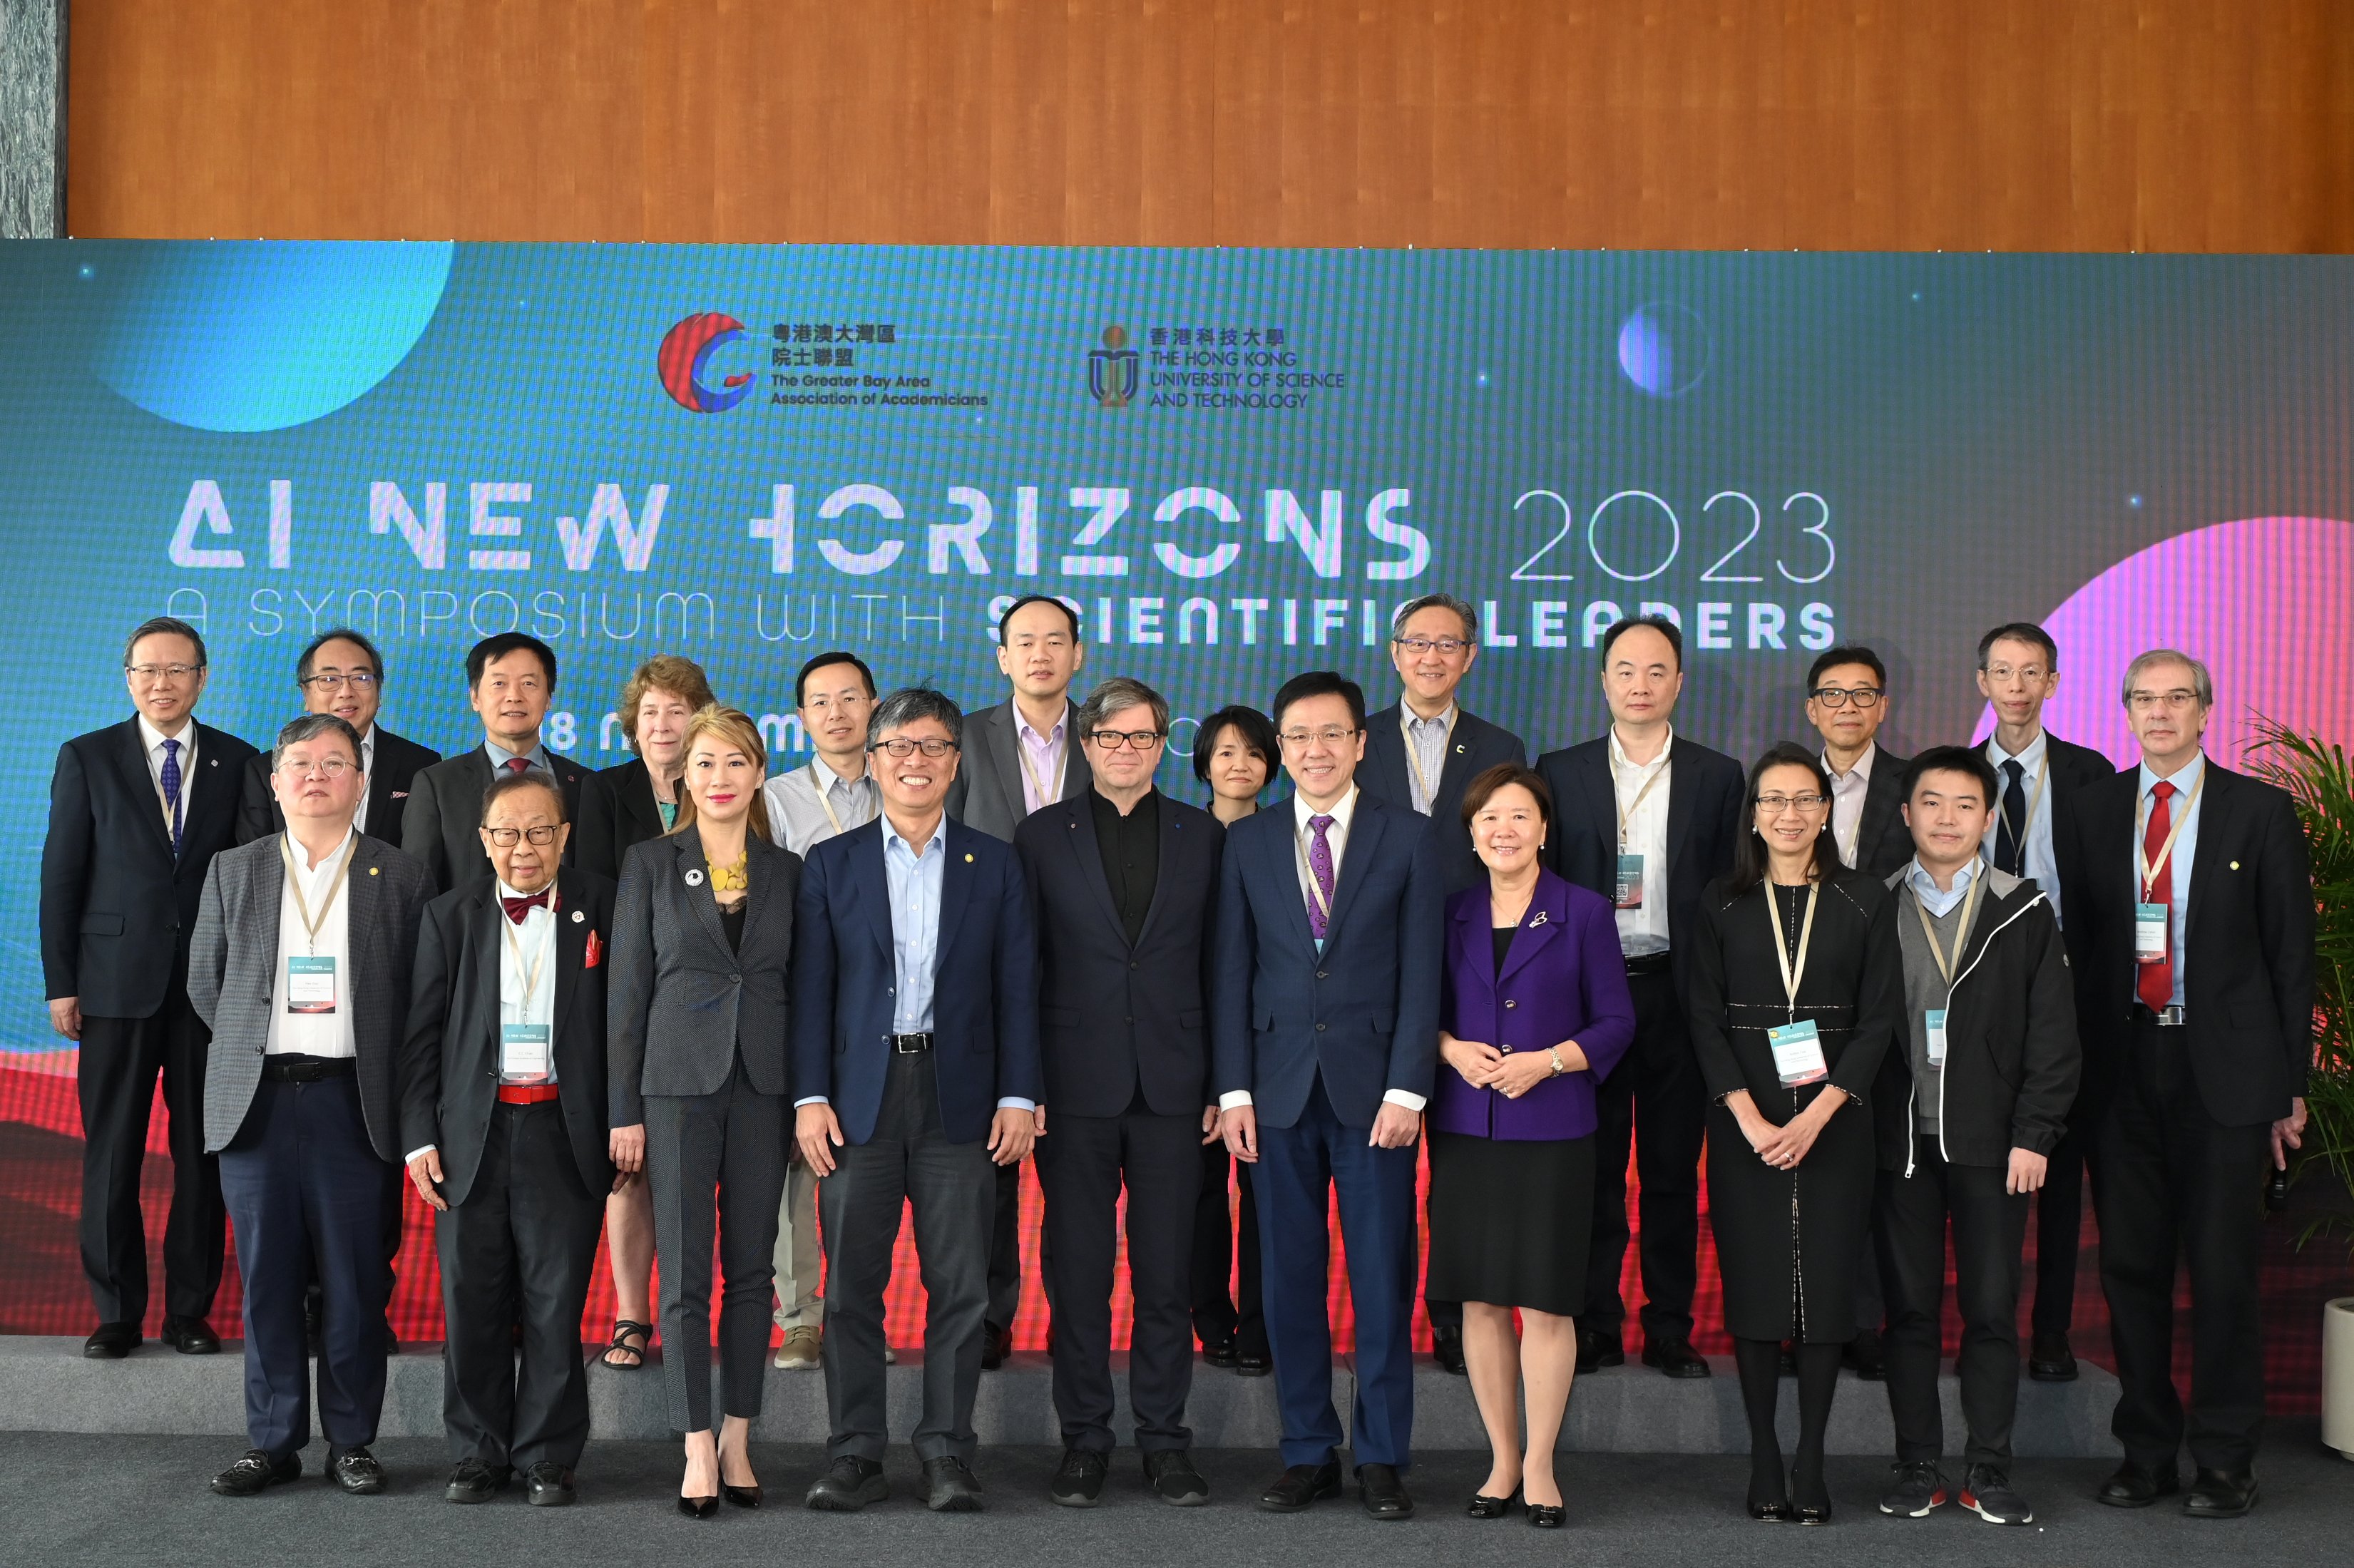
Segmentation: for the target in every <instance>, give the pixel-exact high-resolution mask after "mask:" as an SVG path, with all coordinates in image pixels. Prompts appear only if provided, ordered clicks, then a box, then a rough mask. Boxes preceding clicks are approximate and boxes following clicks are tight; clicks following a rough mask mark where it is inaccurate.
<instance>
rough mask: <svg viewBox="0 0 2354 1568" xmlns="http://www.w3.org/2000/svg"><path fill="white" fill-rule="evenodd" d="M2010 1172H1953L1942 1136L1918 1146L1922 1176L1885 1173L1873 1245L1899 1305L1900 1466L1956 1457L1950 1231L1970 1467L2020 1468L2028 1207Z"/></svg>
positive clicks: (1892, 1371) (1892, 1408)
mask: <svg viewBox="0 0 2354 1568" xmlns="http://www.w3.org/2000/svg"><path fill="white" fill-rule="evenodd" d="M2008 1175H2009V1171H2008V1169H2007V1168H2006V1167H1999V1166H1987V1165H1949V1164H1947V1163H1946V1158H1945V1156H1944V1155H1942V1154H1940V1153H1939V1152H1938V1150H1937V1139H1936V1138H1935V1135H1934V1134H1925V1135H1923V1136H1921V1137H1918V1138H1915V1139H1914V1141H1913V1174H1912V1175H1910V1176H1907V1175H1905V1174H1904V1173H1903V1171H1880V1172H1879V1173H1878V1177H1877V1187H1878V1192H1877V1202H1875V1203H1874V1204H1873V1206H1872V1240H1873V1242H1874V1244H1875V1246H1876V1248H1877V1250H1878V1253H1879V1256H1880V1278H1881V1281H1882V1284H1883V1285H1884V1286H1885V1287H1886V1289H1887V1304H1888V1342H1887V1351H1888V1361H1887V1365H1888V1410H1889V1414H1891V1415H1893V1417H1894V1418H1895V1423H1896V1457H1898V1458H1899V1459H1902V1460H1905V1461H1907V1462H1911V1461H1914V1460H1924V1459H1925V1460H1929V1461H1932V1462H1934V1461H1935V1459H1936V1458H1937V1457H1938V1456H1939V1454H1940V1453H1941V1452H1942V1451H1943V1449H1944V1447H1945V1435H1946V1425H1945V1416H1944V1414H1942V1412H1941V1411H1940V1409H1939V1407H1938V1403H1937V1362H1938V1359H1939V1358H1938V1352H1939V1350H1940V1349H1941V1347H1940V1345H1939V1340H1940V1338H1941V1334H1940V1332H1939V1330H1940V1326H1941V1323H1942V1321H1943V1317H1944V1310H1945V1295H1946V1227H1947V1224H1948V1223H1950V1224H1951V1225H1952V1229H1953V1236H1954V1302H1955V1305H1956V1307H1958V1308H1960V1309H1961V1317H1962V1343H1961V1351H1960V1353H1959V1354H1957V1355H1956V1357H1955V1358H1954V1370H1955V1372H1956V1373H1957V1374H1959V1376H1960V1378H1961V1383H1962V1417H1963V1419H1964V1420H1965V1421H1966V1422H1967V1424H1968V1426H1969V1437H1968V1441H1967V1446H1965V1448H1964V1450H1963V1457H1964V1462H1965V1463H1967V1464H1972V1465H1993V1466H1996V1467H1999V1468H2008V1467H2009V1464H2010V1428H2011V1421H2012V1418H2013V1417H2014V1416H2015V1415H2016V1414H2018V1410H2019V1277H2020V1251H2021V1249H2022V1248H2023V1247H2024V1246H2025V1245H2026V1243H2027V1207H2028V1198H2027V1194H2026V1193H2024V1192H2021V1193H2019V1194H2018V1195H2016V1196H2013V1195H2012V1194H2010V1193H2009V1192H2004V1191H2003V1183H2004V1181H2005V1180H2006V1179H2007V1178H2008Z"/></svg>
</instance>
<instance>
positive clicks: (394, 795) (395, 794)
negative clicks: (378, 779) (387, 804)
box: [385, 789, 408, 800]
mask: <svg viewBox="0 0 2354 1568" xmlns="http://www.w3.org/2000/svg"><path fill="white" fill-rule="evenodd" d="M385 799H386V800H408V790H406V789H395V790H393V791H391V792H390V793H389V794H387V795H386V796H385Z"/></svg>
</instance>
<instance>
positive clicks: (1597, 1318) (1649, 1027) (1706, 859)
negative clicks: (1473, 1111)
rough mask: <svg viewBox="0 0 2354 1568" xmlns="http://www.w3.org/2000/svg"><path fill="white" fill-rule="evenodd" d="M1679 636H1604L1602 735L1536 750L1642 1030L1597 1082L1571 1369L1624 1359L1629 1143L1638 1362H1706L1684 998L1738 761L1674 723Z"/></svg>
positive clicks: (1574, 863)
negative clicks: (1621, 957) (1618, 954)
mask: <svg viewBox="0 0 2354 1568" xmlns="http://www.w3.org/2000/svg"><path fill="white" fill-rule="evenodd" d="M1683 689H1684V639H1683V632H1682V631H1681V630H1680V629H1679V628H1678V627H1677V626H1676V624H1675V622H1674V621H1672V620H1668V619H1667V618H1666V617H1664V616H1638V617H1636V618H1634V619H1631V620H1621V621H1619V622H1618V623H1617V625H1615V626H1613V627H1611V628H1610V630H1607V631H1606V632H1604V633H1603V634H1602V695H1603V698H1604V700H1605V701H1606V703H1607V704H1608V705H1609V708H1610V729H1609V733H1608V734H1606V735H1605V736H1601V737H1600V738H1598V739H1596V740H1588V741H1584V742H1581V743H1580V744H1578V745H1576V746H1572V747H1564V749H1562V750H1560V751H1553V752H1548V753H1546V754H1545V755H1544V756H1543V757H1542V758H1538V759H1537V772H1538V773H1539V774H1541V775H1542V776H1543V779H1544V780H1545V783H1546V784H1547V785H1548V786H1550V787H1551V789H1552V790H1553V831H1552V832H1551V833H1550V834H1548V835H1547V837H1546V840H1545V846H1544V858H1545V863H1546V864H1547V865H1548V866H1550V867H1551V868H1552V869H1553V872H1554V873H1555V874H1558V875H1559V876H1561V877H1562V878H1563V879H1564V881H1568V882H1573V883H1575V884H1576V885H1578V886H1580V887H1584V888H1586V889H1588V890H1590V891H1592V892H1595V893H1598V894H1600V895H1602V896H1603V897H1605V898H1607V899H1609V900H1610V902H1611V905H1612V906H1613V908H1614V910H1615V912H1616V917H1617V927H1618V945H1619V947H1620V948H1621V949H1622V950H1623V951H1624V952H1625V954H1626V959H1627V986H1628V991H1630V992H1631V993H1632V995H1633V997H1634V999H1635V1043H1634V1044H1633V1045H1631V1046H1630V1047H1628V1052H1627V1054H1626V1055H1625V1056H1624V1057H1622V1058H1620V1060H1619V1063H1618V1065H1617V1068H1616V1069H1614V1070H1613V1071H1612V1072H1611V1074H1610V1075H1609V1076H1608V1077H1606V1078H1605V1079H1604V1080H1603V1081H1602V1083H1601V1084H1600V1086H1598V1087H1597V1088H1596V1094H1595V1111H1596V1120H1597V1122H1598V1140H1597V1141H1596V1145H1595V1159H1594V1176H1595V1181H1594V1229H1593V1233H1592V1241H1591V1244H1590V1245H1589V1246H1588V1248H1587V1253H1586V1270H1585V1304H1586V1309H1585V1315H1584V1316H1582V1317H1581V1318H1579V1319H1578V1322H1577V1370H1578V1371H1579V1372H1593V1371H1595V1370H1596V1368H1598V1367H1606V1366H1619V1365H1623V1364H1624V1363H1625V1361H1626V1359H1627V1352H1626V1343H1625V1332H1626V1323H1627V1307H1626V1303H1625V1302H1624V1301H1623V1300H1622V1299H1621V1298H1620V1296H1619V1271H1620V1267H1621V1266H1622V1265H1623V1263H1624V1262H1625V1259H1626V1256H1627V1244H1628V1240H1629V1239H1630V1235H1629V1229H1628V1224H1627V1156H1628V1148H1629V1146H1630V1145H1631V1146H1632V1148H1633V1150H1634V1156H1635V1163H1636V1170H1637V1171H1638V1175H1639V1177H1640V1184H1641V1192H1640V1194H1639V1196H1638V1200H1637V1201H1638V1203H1639V1204H1640V1205H1641V1211H1642V1225H1641V1241H1640V1244H1639V1247H1640V1254H1641V1260H1642V1275H1643V1311H1642V1324H1643V1364H1644V1365H1645V1366H1647V1367H1652V1368H1656V1369H1657V1370H1658V1371H1659V1372H1660V1373H1661V1374H1662V1375H1664V1376H1667V1377H1672V1378H1695V1377H1706V1376H1708V1375H1709V1364H1708V1362H1707V1361H1705V1360H1703V1359H1702V1356H1701V1354H1700V1352H1699V1351H1695V1350H1693V1349H1692V1342H1691V1334H1692V1311H1691V1306H1692V1293H1693V1291H1694V1290H1695V1289H1697V1288H1698V1287H1699V1281H1700V1157H1701V1148H1702V1142H1703V1141H1704V1139H1705V1138H1706V1120H1705V1118H1706V1112H1707V1105H1708V1094H1707V1089H1706V1086H1704V1085H1703V1084H1702V1080H1701V1073H1700V1061H1699V1058H1698V1057H1696V1056H1695V1055H1693V1054H1692V1044H1691V1029H1690V1025H1689V1024H1688V1023H1687V1022H1686V1020H1685V1017H1684V1011H1683V1000H1682V999H1683V997H1684V996H1685V994H1686V990H1687V979H1688V973H1689V969H1690V962H1689V959H1690V954H1691V940H1690V939H1689V938H1688V937H1687V933H1688V932H1690V931H1691V928H1692V926H1693V923H1694V922H1695V921H1697V920H1698V919H1699V917H1700V896H1701V890H1702V888H1704V887H1706V886H1707V885H1709V883H1711V882H1712V881H1713V880H1714V879H1716V878H1717V877H1720V876H1723V875H1724V874H1727V873H1729V872H1731V871H1732V869H1733V852H1734V846H1735V845H1736V844H1737V843H1738V842H1740V836H1741V833H1742V831H1743V824H1742V818H1743V816H1744V809H1743V806H1742V794H1743V791H1744V787H1745V786H1744V777H1743V773H1742V768H1741V764H1739V763H1738V762H1735V761H1734V759H1733V758H1730V757H1727V756H1725V755H1724V754H1723V753H1722V752H1717V751H1711V750H1710V749H1709V748H1708V747H1704V746H1702V745H1701V744H1700V743H1699V742H1698V741H1695V740H1693V739H1692V738H1691V736H1684V735H1678V734H1677V733H1675V726H1674V720H1675V711H1676V702H1677V699H1678V698H1680V697H1681V696H1682V694H1683Z"/></svg>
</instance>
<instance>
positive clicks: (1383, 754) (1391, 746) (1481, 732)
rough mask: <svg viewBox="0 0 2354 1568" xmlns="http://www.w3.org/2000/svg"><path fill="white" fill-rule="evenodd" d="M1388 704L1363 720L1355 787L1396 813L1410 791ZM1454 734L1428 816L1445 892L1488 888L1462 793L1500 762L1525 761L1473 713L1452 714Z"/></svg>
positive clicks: (1508, 739) (1513, 740)
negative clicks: (1360, 762)
mask: <svg viewBox="0 0 2354 1568" xmlns="http://www.w3.org/2000/svg"><path fill="white" fill-rule="evenodd" d="M1399 707H1400V705H1399V704H1396V703H1393V704H1391V705H1389V706H1388V707H1385V708H1384V709H1383V710H1382V711H1381V712H1379V713H1377V714H1375V715H1373V716H1372V717H1371V718H1368V719H1367V720H1366V721H1365V760H1364V763H1363V766H1362V767H1360V768H1358V769H1357V788H1358V789H1363V791H1364V792H1365V793H1366V794H1368V795H1371V796H1373V798H1374V799H1375V800H1380V801H1382V802H1384V804H1386V805H1392V806H1395V807H1396V808H1397V809H1398V810H1401V811H1410V810H1414V792H1413V790H1412V789H1410V788H1409V786H1408V784H1407V779H1406V768H1407V767H1408V764H1407V762H1406V758H1405V730H1404V729H1403V728H1401V727H1400V724H1399V718H1398V709H1399ZM1455 715H1456V716H1455V733H1454V735H1453V736H1451V737H1450V744H1449V745H1448V746H1447V761H1446V764H1445V766H1444V767H1443V768H1440V770H1439V775H1438V779H1437V786H1438V795H1437V799H1436V800H1434V801H1433V802H1432V806H1431V812H1430V824H1431V828H1430V832H1431V837H1432V838H1434V839H1436V840H1437V851H1438V869H1439V874H1440V875H1441V876H1442V877H1444V878H1445V879H1446V883H1447V892H1449V893H1455V892H1458V891H1460V890H1461V889H1463V888H1466V887H1485V886H1487V885H1488V868H1487V867H1486V866H1485V865H1482V864H1481V863H1479V853H1478V852H1477V851H1475V850H1474V849H1472V847H1471V830H1470V829H1469V827H1467V826H1465V825H1464V821H1463V791H1464V790H1465V789H1467V788H1468V787H1469V785H1470V783H1471V780H1473V779H1477V778H1478V777H1479V775H1480V774H1482V773H1485V772H1486V771H1487V770H1488V769H1489V768H1493V767H1495V766H1497V765H1498V764H1499V763H1503V762H1526V761H1527V760H1528V759H1529V754H1528V748H1527V747H1523V746H1522V744H1521V737H1520V736H1517V735H1514V734H1513V733H1512V732H1511V731H1510V730H1508V729H1502V728H1500V727H1498V726H1495V725H1492V724H1490V723H1489V722H1488V721H1487V720H1486V719H1483V718H1481V717H1479V715H1476V714H1469V713H1465V712H1464V711H1463V710H1462V709H1461V708H1459V707H1458V708H1457V709H1456V710H1455Z"/></svg>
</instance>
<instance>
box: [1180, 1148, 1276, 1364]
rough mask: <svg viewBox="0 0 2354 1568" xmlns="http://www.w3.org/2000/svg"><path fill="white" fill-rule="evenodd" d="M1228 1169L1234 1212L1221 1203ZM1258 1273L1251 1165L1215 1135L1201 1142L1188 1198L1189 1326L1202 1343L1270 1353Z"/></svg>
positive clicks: (1249, 1353)
mask: <svg viewBox="0 0 2354 1568" xmlns="http://www.w3.org/2000/svg"><path fill="white" fill-rule="evenodd" d="M1230 1170H1231V1171H1233V1172H1234V1174H1235V1187H1236V1189H1237V1190H1238V1191H1239V1192H1240V1194H1241V1200H1242V1202H1241V1212H1240V1213H1239V1214H1235V1213H1229V1212H1228V1210H1227V1207H1226V1172H1227V1171H1230ZM1237 1233H1239V1234H1237ZM1237 1244H1239V1245H1240V1249H1241V1250H1240V1252H1239V1253H1237V1251H1236V1245H1237ZM1258 1274H1259V1255H1258V1200H1257V1198H1256V1197H1255V1196H1253V1194H1252V1192H1251V1168H1250V1167H1249V1166H1247V1165H1245V1164H1243V1163H1242V1162H1241V1161H1239V1160H1235V1158H1234V1157H1233V1156H1231V1155H1229V1154H1228V1153H1227V1152H1226V1145H1225V1139H1214V1140H1212V1141H1211V1142H1209V1143H1206V1144H1204V1145H1203V1146H1202V1188H1201V1192H1200V1195H1199V1196H1198V1197H1196V1198H1195V1199H1194V1201H1193V1331H1194V1332H1195V1333H1196V1334H1199V1335H1200V1336H1201V1338H1202V1342H1203V1343H1204V1344H1205V1345H1214V1344H1226V1343H1231V1344H1232V1345H1233V1346H1234V1347H1235V1350H1236V1351H1240V1352H1241V1353H1242V1354H1244V1355H1247V1356H1257V1357H1260V1358H1262V1359H1264V1358H1266V1357H1267V1356H1268V1355H1269V1354H1270V1353H1271V1352H1270V1351H1268V1348H1267V1312H1266V1308H1265V1307H1264V1306H1263V1305H1262V1304H1261V1299H1260V1296H1259V1280H1258ZM1230 1279H1231V1280H1232V1282H1233V1285H1234V1290H1233V1293H1232V1294H1231V1295H1229V1294H1228V1292H1227V1284H1228V1281H1229V1280H1230Z"/></svg>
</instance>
